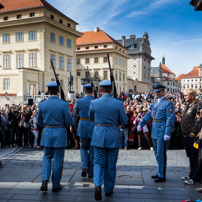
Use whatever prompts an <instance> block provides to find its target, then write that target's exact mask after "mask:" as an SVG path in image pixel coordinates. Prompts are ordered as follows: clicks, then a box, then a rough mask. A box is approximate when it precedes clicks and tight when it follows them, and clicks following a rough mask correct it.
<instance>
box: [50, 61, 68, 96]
mask: <svg viewBox="0 0 202 202" xmlns="http://www.w3.org/2000/svg"><path fill="white" fill-rule="evenodd" d="M50 61H51V67H52V69H53V73H54V75H55V80H56V82H57V85H58V87H59V92H60V98H61V99H62V100H65V94H64V91H63V89H62V85H61V83H60V80H59V78H58V76H59V74H56V72H55V67H54V66H53V61H52V59H51V60H50Z"/></svg>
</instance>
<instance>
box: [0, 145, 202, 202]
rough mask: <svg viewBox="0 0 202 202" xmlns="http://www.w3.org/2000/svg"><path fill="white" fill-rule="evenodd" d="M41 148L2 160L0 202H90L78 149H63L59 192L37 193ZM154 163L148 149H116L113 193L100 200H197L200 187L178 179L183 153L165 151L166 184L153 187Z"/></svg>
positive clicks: (91, 195) (90, 182)
mask: <svg viewBox="0 0 202 202" xmlns="http://www.w3.org/2000/svg"><path fill="white" fill-rule="evenodd" d="M2 152H3V149H0V153H1V154H2ZM42 157H43V150H42V149H40V150H39V149H32V148H23V149H21V150H17V151H15V152H14V153H11V154H10V155H8V154H7V155H6V156H5V157H3V158H2V160H1V161H2V163H3V165H4V167H3V168H1V169H0V201H1V202H7V201H9V202H18V201H20V202H24V201H29V202H32V201H33V202H34V201H35V202H36V201H41V202H42V201H58V202H59V201H72V202H73V201H75V202H84V201H85V202H86V201H95V200H94V184H93V180H92V179H89V178H81V176H80V175H81V163H80V152H79V150H66V152H65V161H64V170H63V177H62V181H61V182H62V183H61V184H62V185H63V189H62V190H61V191H60V192H56V193H52V192H51V183H49V191H48V192H46V193H44V192H41V191H39V188H40V186H41V167H42ZM156 169H157V167H156V161H155V157H154V153H153V151H150V150H140V151H138V150H120V152H119V159H118V163H117V178H116V186H115V189H114V193H113V195H112V196H111V197H105V196H104V192H103V200H102V201H109V202H150V201H152V202H177V201H182V200H187V199H191V200H193V201H195V200H196V199H200V198H201V196H202V194H199V193H198V192H197V189H198V188H200V185H197V186H196V185H194V186H192V185H184V183H183V181H182V180H181V177H182V176H184V175H187V172H188V159H187V157H186V154H185V151H184V150H169V151H168V166H167V181H166V182H163V183H159V184H156V183H154V181H153V180H152V179H151V175H153V174H156Z"/></svg>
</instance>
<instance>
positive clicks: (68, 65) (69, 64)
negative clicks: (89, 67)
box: [67, 58, 72, 71]
mask: <svg viewBox="0 0 202 202" xmlns="http://www.w3.org/2000/svg"><path fill="white" fill-rule="evenodd" d="M71 70H72V59H70V58H68V59H67V71H71Z"/></svg>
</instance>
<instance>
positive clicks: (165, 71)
mask: <svg viewBox="0 0 202 202" xmlns="http://www.w3.org/2000/svg"><path fill="white" fill-rule="evenodd" d="M162 72H163V73H170V74H174V73H173V72H172V71H171V70H170V69H169V68H168V67H167V66H166V65H164V64H162Z"/></svg>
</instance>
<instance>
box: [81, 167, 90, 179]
mask: <svg viewBox="0 0 202 202" xmlns="http://www.w3.org/2000/svg"><path fill="white" fill-rule="evenodd" d="M87 172H88V169H87V168H84V169H82V172H81V177H86V175H87Z"/></svg>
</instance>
